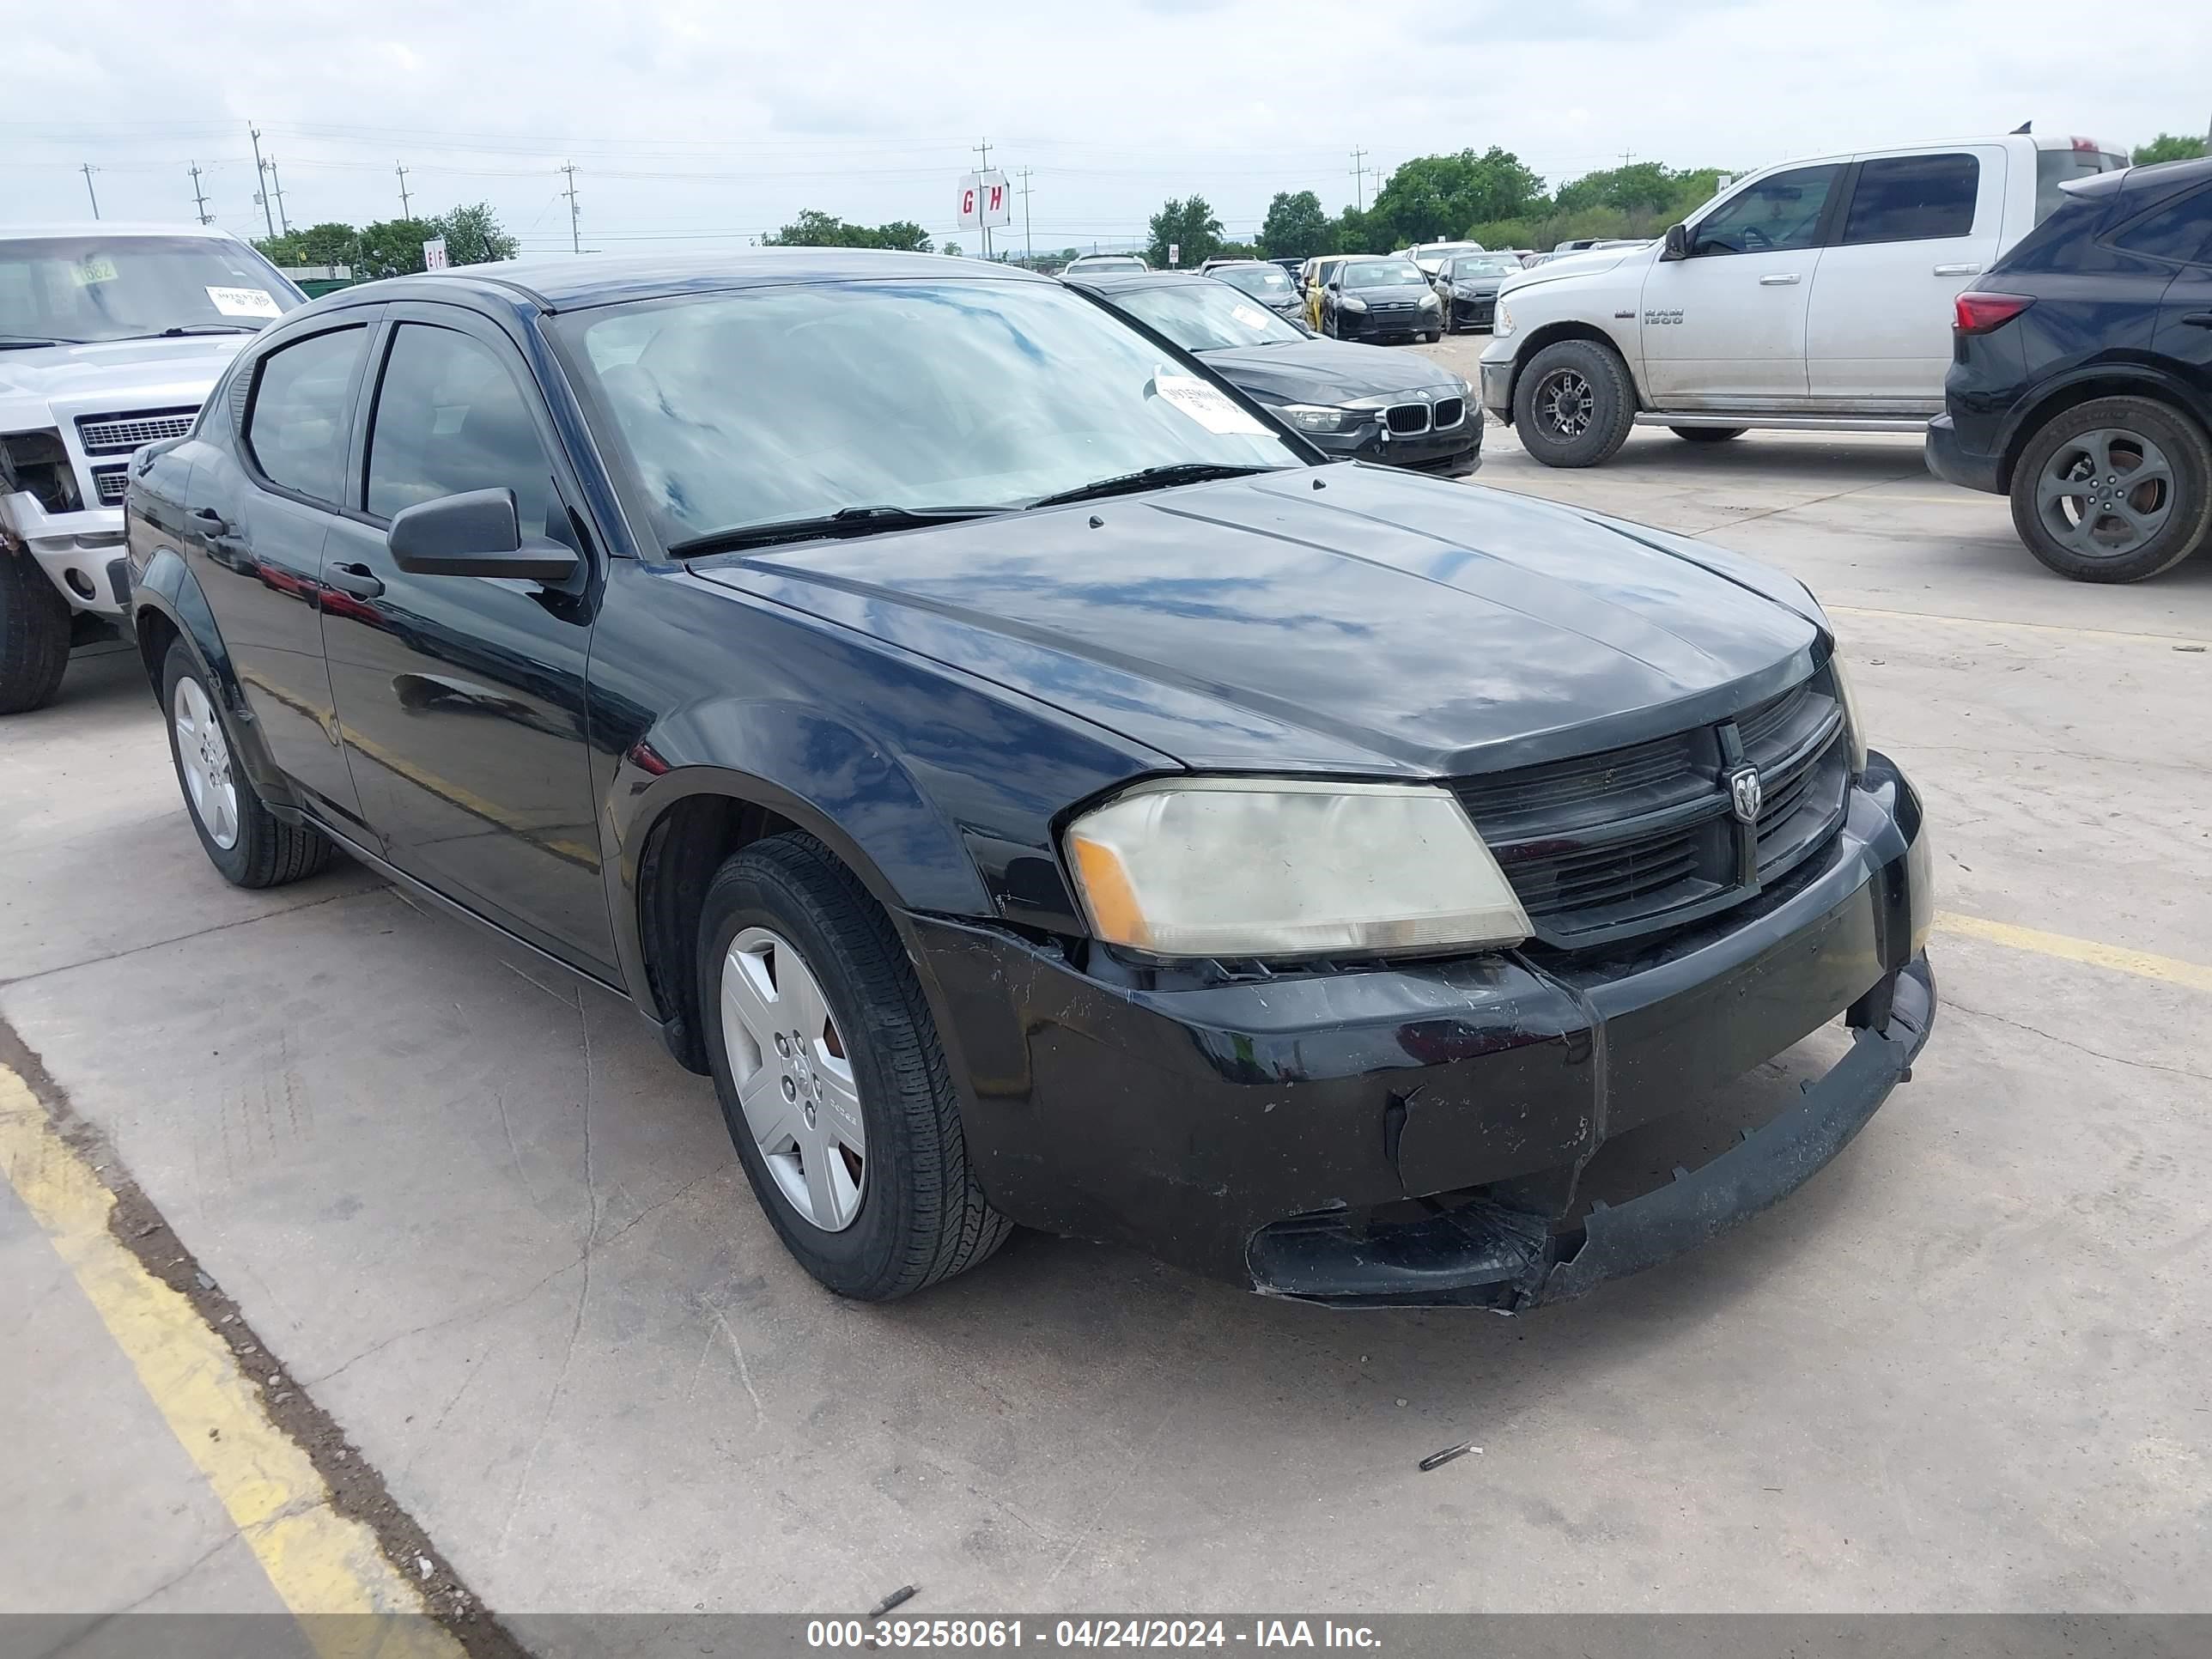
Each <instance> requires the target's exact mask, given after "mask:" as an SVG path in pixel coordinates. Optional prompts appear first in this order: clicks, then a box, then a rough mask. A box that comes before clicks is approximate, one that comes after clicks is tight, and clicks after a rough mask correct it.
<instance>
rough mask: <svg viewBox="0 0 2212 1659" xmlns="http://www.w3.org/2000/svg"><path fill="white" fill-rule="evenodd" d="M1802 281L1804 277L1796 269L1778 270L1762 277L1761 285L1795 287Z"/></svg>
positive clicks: (1762, 286) (1767, 286)
mask: <svg viewBox="0 0 2212 1659" xmlns="http://www.w3.org/2000/svg"><path fill="white" fill-rule="evenodd" d="M1802 281H1804V278H1803V277H1802V276H1799V275H1798V273H1797V272H1796V271H1794V270H1787V271H1777V272H1776V273H1775V274H1774V275H1773V276H1762V277H1760V278H1759V287H1761V288H1794V287H1796V285H1797V284H1798V283H1801V282H1802Z"/></svg>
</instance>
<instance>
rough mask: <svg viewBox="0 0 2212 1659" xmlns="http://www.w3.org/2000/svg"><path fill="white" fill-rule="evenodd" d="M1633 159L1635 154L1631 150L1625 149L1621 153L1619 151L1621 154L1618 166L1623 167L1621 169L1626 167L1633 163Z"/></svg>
mask: <svg viewBox="0 0 2212 1659" xmlns="http://www.w3.org/2000/svg"><path fill="white" fill-rule="evenodd" d="M1635 159H1636V152H1635V151H1634V150H1632V149H1625V150H1623V151H1621V152H1620V165H1621V166H1623V167H1626V166H1627V165H1628V164H1629V163H1630V162H1631V161H1634V160H1635Z"/></svg>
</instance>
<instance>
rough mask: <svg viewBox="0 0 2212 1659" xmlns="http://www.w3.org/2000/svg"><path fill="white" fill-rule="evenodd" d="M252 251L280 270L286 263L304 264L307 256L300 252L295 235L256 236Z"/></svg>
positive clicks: (298, 241)
mask: <svg viewBox="0 0 2212 1659" xmlns="http://www.w3.org/2000/svg"><path fill="white" fill-rule="evenodd" d="M253 251H254V252H256V253H258V254H259V255H260V256H261V257H262V258H264V259H266V260H268V261H269V263H270V264H272V265H275V266H276V267H277V268H278V269H279V270H282V269H283V267H284V266H286V265H304V264H307V258H306V256H305V255H303V254H302V253H301V252H300V239H299V238H298V237H297V236H256V237H255V238H253Z"/></svg>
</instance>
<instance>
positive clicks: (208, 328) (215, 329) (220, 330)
mask: <svg viewBox="0 0 2212 1659" xmlns="http://www.w3.org/2000/svg"><path fill="white" fill-rule="evenodd" d="M260 332H261V331H260V329H259V328H258V327H257V326H256V325H253V324H252V323H178V324H176V325H173V326H172V327H169V328H161V329H156V330H155V331H154V332H152V333H151V334H124V335H119V336H118V338H120V339H125V340H180V339H182V338H183V337H185V335H187V334H258V333H260Z"/></svg>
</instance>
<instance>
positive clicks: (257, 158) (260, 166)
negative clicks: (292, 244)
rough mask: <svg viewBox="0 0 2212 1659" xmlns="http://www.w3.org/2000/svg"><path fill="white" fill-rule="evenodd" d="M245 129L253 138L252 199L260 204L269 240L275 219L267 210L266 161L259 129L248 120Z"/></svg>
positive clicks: (267, 183) (274, 238)
mask: <svg viewBox="0 0 2212 1659" xmlns="http://www.w3.org/2000/svg"><path fill="white" fill-rule="evenodd" d="M246 132H247V134H248V135H249V136H250V137H252V140H253V199H254V200H255V201H257V202H258V203H260V204H261V222H262V223H263V224H264V225H266V226H268V227H269V236H270V240H271V241H274V240H276V216H275V215H274V214H272V213H270V211H269V179H268V177H267V173H268V163H267V162H265V161H263V160H262V159H261V129H260V128H258V127H257V126H255V125H253V123H252V122H251V121H248V122H247V123H246Z"/></svg>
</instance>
